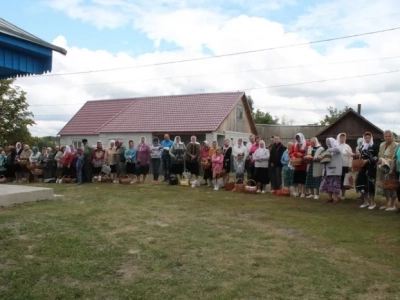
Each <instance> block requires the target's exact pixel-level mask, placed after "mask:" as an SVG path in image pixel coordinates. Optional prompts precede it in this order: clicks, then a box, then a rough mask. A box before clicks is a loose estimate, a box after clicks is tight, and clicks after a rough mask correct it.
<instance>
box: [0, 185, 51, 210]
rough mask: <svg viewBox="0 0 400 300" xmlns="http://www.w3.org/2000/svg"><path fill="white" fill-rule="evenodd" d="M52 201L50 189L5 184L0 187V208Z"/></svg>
mask: <svg viewBox="0 0 400 300" xmlns="http://www.w3.org/2000/svg"><path fill="white" fill-rule="evenodd" d="M54 199H55V197H54V191H53V189H51V188H42V187H31V186H22V185H7V184H2V185H0V206H10V205H14V204H20V203H25V202H35V201H40V200H54Z"/></svg>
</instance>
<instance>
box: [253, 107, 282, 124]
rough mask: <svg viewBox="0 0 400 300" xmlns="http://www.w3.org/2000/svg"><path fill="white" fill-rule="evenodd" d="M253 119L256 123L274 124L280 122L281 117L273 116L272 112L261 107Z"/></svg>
mask: <svg viewBox="0 0 400 300" xmlns="http://www.w3.org/2000/svg"><path fill="white" fill-rule="evenodd" d="M253 120H254V123H255V124H273V125H277V124H279V118H277V117H272V116H271V115H270V113H268V112H263V111H261V110H259V109H257V110H256V112H255V113H254V115H253Z"/></svg>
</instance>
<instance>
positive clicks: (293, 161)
mask: <svg viewBox="0 0 400 300" xmlns="http://www.w3.org/2000/svg"><path fill="white" fill-rule="evenodd" d="M302 163H303V159H302V158H301V157H297V158H291V159H290V164H291V165H292V166H294V167H295V166H301V164H302Z"/></svg>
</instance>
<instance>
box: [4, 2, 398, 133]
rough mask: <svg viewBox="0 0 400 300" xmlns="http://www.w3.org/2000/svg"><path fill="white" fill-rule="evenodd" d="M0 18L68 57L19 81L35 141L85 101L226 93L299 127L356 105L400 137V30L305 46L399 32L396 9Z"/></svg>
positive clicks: (26, 6)
mask: <svg viewBox="0 0 400 300" xmlns="http://www.w3.org/2000/svg"><path fill="white" fill-rule="evenodd" d="M0 17H1V18H4V19H6V20H7V21H9V22H11V23H13V24H15V25H17V26H19V27H21V28H23V29H24V30H26V31H28V32H30V33H32V34H34V35H36V36H38V37H40V38H41V39H43V40H46V41H48V42H51V43H53V44H55V45H57V46H61V47H63V48H65V49H66V50H67V51H68V53H67V55H66V56H63V55H61V54H59V53H54V54H53V70H52V73H51V74H48V75H42V76H34V77H25V78H18V79H17V80H16V84H17V85H19V86H20V87H21V88H22V89H23V90H25V91H26V92H27V98H28V103H29V104H30V109H31V110H32V112H33V113H34V115H35V122H36V125H34V126H32V127H31V128H30V130H31V132H32V134H33V135H35V136H45V135H56V134H57V133H58V132H59V131H60V129H61V128H62V127H63V126H64V125H65V124H66V122H68V120H69V119H71V118H72V117H73V115H74V114H75V113H76V112H77V111H78V110H79V109H80V108H81V107H82V105H83V104H84V103H85V102H86V101H88V100H98V99H116V98H129V97H138V96H154V95H173V94H191V93H208V92H224V91H245V92H246V94H247V95H251V96H252V98H253V99H254V102H255V107H256V108H258V109H260V110H262V111H267V112H269V113H270V114H271V115H273V116H277V117H279V118H281V119H282V118H284V119H285V120H288V121H290V122H292V123H293V124H299V125H304V124H313V123H317V122H319V121H320V120H321V119H323V118H324V115H325V114H326V113H327V107H328V106H333V107H335V108H338V109H339V110H341V109H343V108H344V107H345V106H350V107H352V108H354V109H356V108H357V104H361V105H362V115H363V116H364V117H366V118H367V119H369V120H370V121H371V122H373V123H375V124H376V125H377V126H378V127H380V128H381V129H383V130H386V129H390V130H394V131H396V132H397V133H400V122H398V121H397V120H398V116H397V114H398V112H399V111H400V92H399V90H400V84H399V79H400V72H394V71H398V70H400V29H397V30H392V31H386V32H380V33H376V34H368V35H362V36H358V37H353V38H345V39H337V40H334V41H328V42H320V43H314V42H316V41H321V40H327V39H333V38H338V37H346V36H353V35H358V34H363V33H369V32H375V31H382V30H386V29H390V28H397V27H400V1H398V0H380V1H375V0H353V1H348V0H346V1H345V0H333V1H332V0H328V1H314V0H263V1H259V0H229V1H228V0H213V1H211V0H152V1H148V0H38V1H31V0H14V1H9V2H8V3H7V5H6V6H2V9H1V12H0ZM299 44H301V45H299ZM283 46H288V47H283ZM269 48H275V49H269ZM261 49H269V50H263V51H256V52H254V50H261ZM243 52H249V53H243ZM231 53H242V54H237V55H231V56H224V55H226V54H231ZM221 55H222V57H215V58H210V57H212V56H221ZM196 58H207V59H202V60H192V61H187V62H179V61H182V60H191V59H196ZM166 62H168V64H165V63H166ZM163 63H164V64H163ZM386 72H390V73H386ZM376 73H386V74H379V75H370V74H376ZM365 75H368V76H365ZM349 77H350V78H349ZM343 78H344V79H343ZM310 82H312V83H310ZM299 83H301V84H299ZM360 134H361V133H360Z"/></svg>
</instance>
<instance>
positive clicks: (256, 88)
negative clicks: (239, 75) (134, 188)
mask: <svg viewBox="0 0 400 300" xmlns="http://www.w3.org/2000/svg"><path fill="white" fill-rule="evenodd" d="M397 72H400V70H392V71H386V72H378V73H369V74H361V75H355V76H347V77H339V78H330V79H321V80H314V81H305V82H297V83H288V84H278V85H271V86H262V87H253V88H242V89H236V90H235V91H237V90H241V91H251V90H259V89H274V88H281V87H289V86H298V85H306V84H312V83H321V82H329V81H339V80H346V79H354V78H362V77H370V76H378V75H383V74H391V73H397ZM214 92H215V93H217V92H218V91H214ZM219 92H221V91H219ZM110 100H111V99H110ZM85 103H86V102H77V103H68V104H37V105H30V106H32V107H37V106H70V105H80V104H85Z"/></svg>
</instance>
